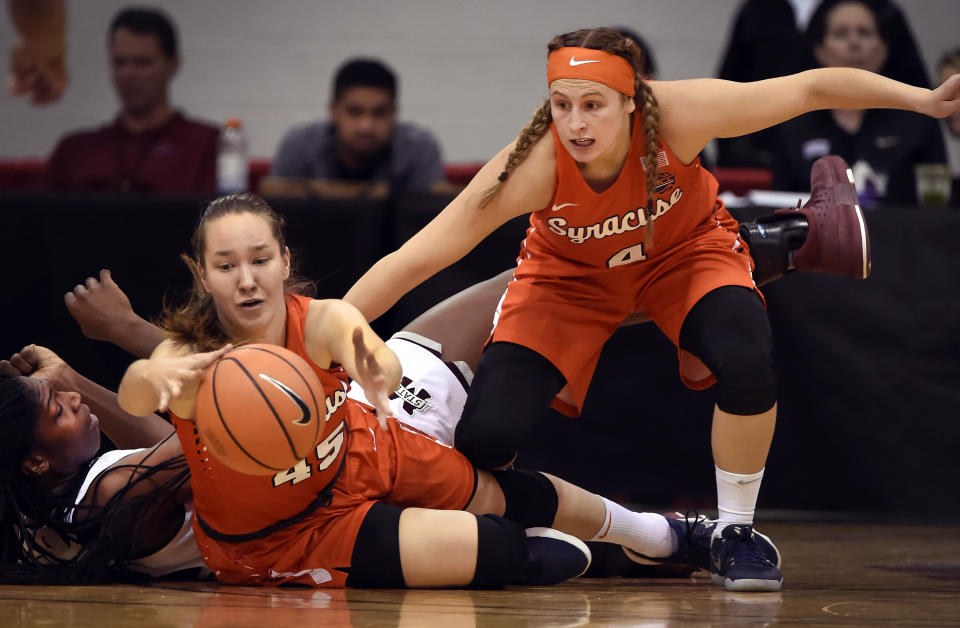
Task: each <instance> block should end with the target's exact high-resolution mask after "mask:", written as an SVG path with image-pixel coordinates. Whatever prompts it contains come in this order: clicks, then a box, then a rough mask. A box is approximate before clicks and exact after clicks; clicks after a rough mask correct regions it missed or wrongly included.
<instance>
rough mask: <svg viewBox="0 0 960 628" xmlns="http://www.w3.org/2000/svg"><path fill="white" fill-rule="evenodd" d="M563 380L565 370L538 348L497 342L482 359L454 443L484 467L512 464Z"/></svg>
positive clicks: (468, 456) (464, 453)
mask: <svg viewBox="0 0 960 628" xmlns="http://www.w3.org/2000/svg"><path fill="white" fill-rule="evenodd" d="M563 384H564V379H563V375H562V374H561V373H560V371H558V370H557V368H556V367H555V366H553V364H551V363H550V361H549V360H547V359H546V358H544V357H543V356H541V355H540V354H538V353H537V352H535V351H533V350H531V349H527V348H526V347H522V346H520V345H515V344H511V343H506V342H498V343H493V344H492V345H490V347H488V348H487V350H486V351H485V352H484V354H483V357H482V358H481V359H480V364H479V366H478V367H477V373H476V376H475V377H474V379H473V383H472V384H471V386H470V394H469V395H468V396H467V401H466V404H465V405H464V408H463V414H462V416H461V417H460V421H459V422H458V423H457V427H456V429H455V430H454V438H453V444H454V446H455V447H456V448H457V449H458V450H459V451H460V452H461V453H462V454H463V455H465V456H466V457H467V458H468V459H469V460H470V461H471V462H472V463H473V464H475V465H477V466H478V467H480V468H482V469H497V468H501V467H504V466H506V465H508V464H510V463H511V462H512V461H513V459H514V458H515V457H516V454H517V452H518V451H519V450H520V447H521V445H523V444H524V442H526V441H527V440H528V439H529V438H530V436H531V435H532V434H533V430H534V428H535V427H536V424H537V423H538V422H539V420H540V419H541V418H542V417H543V416H544V415H545V414H546V412H547V409H548V408H549V406H550V400H551V399H553V397H554V395H556V394H557V392H559V391H560V389H561V388H563Z"/></svg>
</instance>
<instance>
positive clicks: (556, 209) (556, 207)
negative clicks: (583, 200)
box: [552, 203, 578, 211]
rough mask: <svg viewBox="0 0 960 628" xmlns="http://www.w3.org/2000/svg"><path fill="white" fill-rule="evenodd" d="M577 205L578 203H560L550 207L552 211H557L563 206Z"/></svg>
mask: <svg viewBox="0 0 960 628" xmlns="http://www.w3.org/2000/svg"><path fill="white" fill-rule="evenodd" d="M577 205H578V203H560V204H559V205H554V206H553V208H552V209H553V211H559V210H561V209H563V208H564V207H576V206H577Z"/></svg>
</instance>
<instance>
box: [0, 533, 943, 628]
mask: <svg viewBox="0 0 960 628" xmlns="http://www.w3.org/2000/svg"><path fill="white" fill-rule="evenodd" d="M762 529H763V531H764V532H765V533H767V534H768V535H770V536H771V537H772V538H773V539H774V540H775V541H776V542H777V544H778V546H779V548H780V550H781V552H782V554H783V562H784V585H783V590H782V591H780V592H779V593H732V592H728V591H724V590H723V589H722V588H721V587H718V586H716V585H714V584H713V583H712V582H711V581H710V578H709V576H708V575H706V574H704V573H702V572H701V573H699V574H696V575H695V576H694V577H692V578H684V579H623V578H604V579H586V578H580V579H576V580H573V581H570V582H567V583H564V584H561V585H557V586H554V587H526V588H524V587H513V588H509V589H506V590H502V591H453V590H441V591H392V590H377V591H362V590H350V591H343V590H324V589H316V590H314V589H305V588H281V589H267V588H247V587H229V586H221V585H217V584H216V583H210V582H203V583H199V582H155V583H152V584H150V585H149V586H131V585H113V586H97V587H22V586H0V626H2V627H4V628H10V627H14V626H54V627H56V628H69V627H72V626H98V627H99V626H138V627H141V628H147V627H149V628H153V627H170V628H173V627H180V626H254V627H257V628H287V627H292V626H299V627H306V626H311V627H312V626H323V627H332V626H401V627H417V628H419V627H422V626H424V627H429V626H442V627H445V628H446V627H451V628H461V627H470V628H472V627H474V626H476V627H478V628H479V627H486V626H491V627H493V626H496V627H499V626H504V627H507V626H509V627H513V626H521V627H526V626H531V627H532V626H545V627H546V626H549V627H551V628H560V627H564V626H644V627H648V628H651V627H658V628H660V627H667V626H748V625H754V626H756V625H774V624H776V625H783V626H790V625H795V626H805V627H810V626H960V525H953V526H946V525H909V526H908V525H891V524H876V525H869V524H864V523H856V524H854V523H810V522H803V523H788V522H775V523H770V524H765V525H764V526H763V528H762Z"/></svg>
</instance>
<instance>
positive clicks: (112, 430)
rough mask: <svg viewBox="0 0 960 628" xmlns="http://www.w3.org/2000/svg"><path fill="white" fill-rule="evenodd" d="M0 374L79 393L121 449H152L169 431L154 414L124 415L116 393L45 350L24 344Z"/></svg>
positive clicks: (0, 364) (2, 363)
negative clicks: (36, 381) (43, 382)
mask: <svg viewBox="0 0 960 628" xmlns="http://www.w3.org/2000/svg"><path fill="white" fill-rule="evenodd" d="M0 372H3V373H9V374H11V375H23V376H26V377H35V378H39V379H44V380H46V381H47V382H48V383H49V384H50V385H51V386H53V387H54V388H55V389H56V390H62V391H76V392H78V393H80V396H81V397H82V398H83V401H84V403H86V404H87V405H88V406H90V409H91V410H92V411H93V413H94V414H96V415H97V418H98V419H99V420H100V429H101V430H103V432H104V433H105V434H106V435H107V436H108V437H109V438H110V440H112V441H113V443H114V444H115V445H116V446H117V447H119V448H121V449H133V448H137V447H152V446H153V445H156V444H157V443H158V442H160V441H161V440H163V439H164V438H165V437H166V436H168V435H169V434H171V433H172V432H173V427H172V426H171V425H170V424H169V423H167V422H166V421H165V420H163V419H162V418H161V417H159V416H157V415H156V414H152V413H151V414H148V415H146V416H145V417H136V416H133V415H131V414H129V413H127V412H125V411H124V410H123V408H121V407H120V404H119V403H118V401H117V394H116V393H114V392H113V391H110V390H107V389H106V388H104V387H103V386H100V385H99V384H97V383H96V382H94V381H92V380H90V379H87V378H86V377H84V376H83V375H81V374H80V373H78V372H77V371H75V370H74V369H73V367H71V366H70V365H69V364H67V363H66V362H65V361H64V360H63V359H62V358H60V356H58V355H57V354H56V353H54V352H53V351H51V350H50V349H47V348H46V347H41V346H39V345H27V346H26V347H24V348H23V349H20V351H18V352H17V353H14V354H13V355H12V356H10V359H9V360H0Z"/></svg>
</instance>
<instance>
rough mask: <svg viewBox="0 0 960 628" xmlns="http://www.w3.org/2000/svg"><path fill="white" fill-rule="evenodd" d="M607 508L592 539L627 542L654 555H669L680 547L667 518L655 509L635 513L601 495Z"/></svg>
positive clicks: (633, 548)
mask: <svg viewBox="0 0 960 628" xmlns="http://www.w3.org/2000/svg"><path fill="white" fill-rule="evenodd" d="M601 499H602V500H603V503H604V504H605V505H606V507H607V516H606V518H605V519H604V521H603V525H602V526H600V529H599V530H597V533H596V534H594V535H593V538H591V539H589V540H590V541H604V542H606V543H617V544H619V545H625V546H627V547H629V548H630V549H632V550H633V551H635V552H639V553H640V554H643V555H644V556H650V557H651V558H655V557H662V556H669V555H670V554H672V553H674V552H675V551H676V550H677V540H676V539H675V538H674V536H673V532H672V531H671V529H670V524H669V523H667V519H666V517H664V516H663V515H658V514H656V513H652V512H633V511H632V510H628V509H626V508H624V507H623V506H621V505H620V504H615V503H614V502H612V501H610V500H609V499H607V498H606V497H601Z"/></svg>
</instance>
